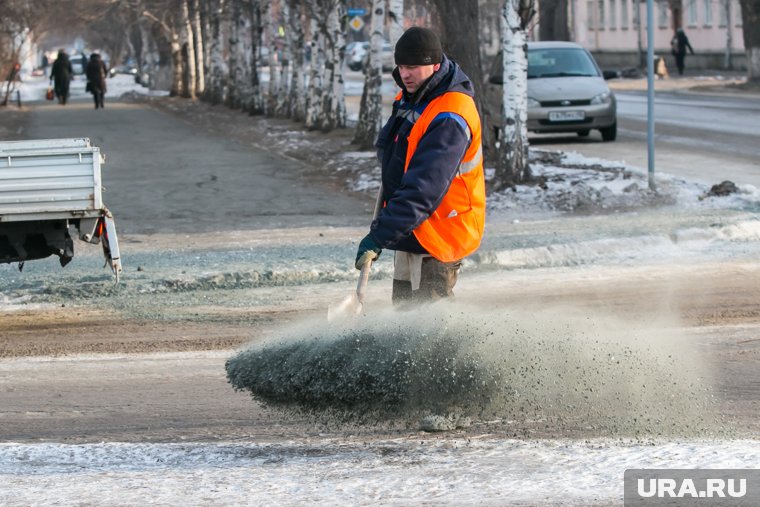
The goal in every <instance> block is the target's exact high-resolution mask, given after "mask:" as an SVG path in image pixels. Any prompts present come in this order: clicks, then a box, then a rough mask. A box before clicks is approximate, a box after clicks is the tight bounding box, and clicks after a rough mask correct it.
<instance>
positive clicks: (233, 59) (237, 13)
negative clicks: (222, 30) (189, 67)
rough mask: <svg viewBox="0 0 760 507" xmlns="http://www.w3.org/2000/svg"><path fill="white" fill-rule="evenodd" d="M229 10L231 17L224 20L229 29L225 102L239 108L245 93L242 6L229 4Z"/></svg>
mask: <svg viewBox="0 0 760 507" xmlns="http://www.w3.org/2000/svg"><path fill="white" fill-rule="evenodd" d="M228 9H229V11H230V16H229V17H228V18H226V19H225V20H224V22H225V24H226V25H227V27H228V33H229V36H228V38H227V97H226V100H225V101H224V102H225V104H226V105H227V107H231V108H237V107H239V106H240V102H241V95H242V94H243V93H245V90H244V88H243V86H244V81H243V77H244V72H243V69H242V65H241V63H242V62H241V61H240V56H241V54H240V53H241V50H240V46H241V45H242V41H241V40H240V39H241V32H242V27H241V26H240V25H241V22H242V20H241V17H242V16H241V14H242V6H241V2H240V1H239V0H232V1H231V2H229V5H228Z"/></svg>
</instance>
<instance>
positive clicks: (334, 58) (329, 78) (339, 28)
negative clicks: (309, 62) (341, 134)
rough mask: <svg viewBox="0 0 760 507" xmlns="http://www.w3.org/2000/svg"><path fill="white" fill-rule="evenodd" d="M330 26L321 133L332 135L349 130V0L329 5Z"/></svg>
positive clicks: (330, 0) (332, 0) (327, 30)
mask: <svg viewBox="0 0 760 507" xmlns="http://www.w3.org/2000/svg"><path fill="white" fill-rule="evenodd" d="M325 11H327V25H326V27H325V31H326V37H325V40H326V41H327V42H328V48H329V53H328V55H329V59H328V60H327V62H326V65H325V70H326V84H327V86H326V87H325V91H326V93H324V94H323V96H322V121H321V125H320V127H321V129H322V130H323V131H325V132H329V131H330V130H333V129H335V128H343V127H345V126H346V97H345V93H344V92H345V78H344V74H343V72H344V69H345V68H346V66H345V60H346V37H345V33H346V22H347V15H346V0H329V1H327V2H325Z"/></svg>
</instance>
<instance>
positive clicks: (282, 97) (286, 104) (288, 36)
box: [275, 0, 293, 118]
mask: <svg viewBox="0 0 760 507" xmlns="http://www.w3.org/2000/svg"><path fill="white" fill-rule="evenodd" d="M280 15H281V16H282V20H281V23H282V24H280V23H278V24H277V27H278V31H279V27H280V26H283V27H285V40H284V43H283V45H282V52H281V57H282V58H281V59H280V89H279V91H278V94H277V109H276V111H275V115H276V116H278V117H280V118H289V117H290V113H291V109H292V105H291V103H290V73H291V69H292V68H293V35H292V33H291V32H290V30H289V29H287V28H288V27H289V26H290V5H289V2H288V0H280Z"/></svg>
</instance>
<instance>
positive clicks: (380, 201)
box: [356, 183, 383, 304]
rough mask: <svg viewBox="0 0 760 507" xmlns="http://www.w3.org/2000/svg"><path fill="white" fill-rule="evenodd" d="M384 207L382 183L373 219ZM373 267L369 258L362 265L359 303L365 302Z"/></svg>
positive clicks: (378, 191) (358, 286)
mask: <svg viewBox="0 0 760 507" xmlns="http://www.w3.org/2000/svg"><path fill="white" fill-rule="evenodd" d="M382 208H383V184H382V183H381V184H380V188H379V189H378V190H377V198H376V199H375V210H374V211H373V213H372V221H373V222H374V221H375V219H376V218H377V215H379V214H380V210H381V209H382ZM370 268H372V260H368V261H367V262H365V263H364V265H363V266H362V270H361V273H359V282H358V283H357V284H356V299H357V300H358V301H359V304H364V293H365V291H366V290H367V282H368V281H369V271H370Z"/></svg>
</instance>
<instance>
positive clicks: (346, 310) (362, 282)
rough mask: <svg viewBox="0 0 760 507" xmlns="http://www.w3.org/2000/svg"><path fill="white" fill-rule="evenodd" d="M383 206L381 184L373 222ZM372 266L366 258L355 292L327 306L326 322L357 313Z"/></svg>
mask: <svg viewBox="0 0 760 507" xmlns="http://www.w3.org/2000/svg"><path fill="white" fill-rule="evenodd" d="M382 207H383V185H382V184H381V185H380V189H379V190H378V191H377V200H375V211H374V213H372V221H373V222H374V221H375V219H376V218H377V215H378V214H379V213H380V209H381V208H382ZM371 267H372V260H368V261H367V262H365V263H364V265H363V266H362V269H361V271H360V272H359V282H358V283H357V284H356V292H354V293H351V294H350V295H348V296H346V297H345V298H343V300H342V301H340V302H339V303H334V304H331V305H329V306H328V307H327V322H333V321H334V320H337V319H342V318H345V317H349V316H352V315H359V314H360V313H361V312H362V308H363V307H364V293H365V292H366V290H367V282H368V281H369V271H370V268H371Z"/></svg>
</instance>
